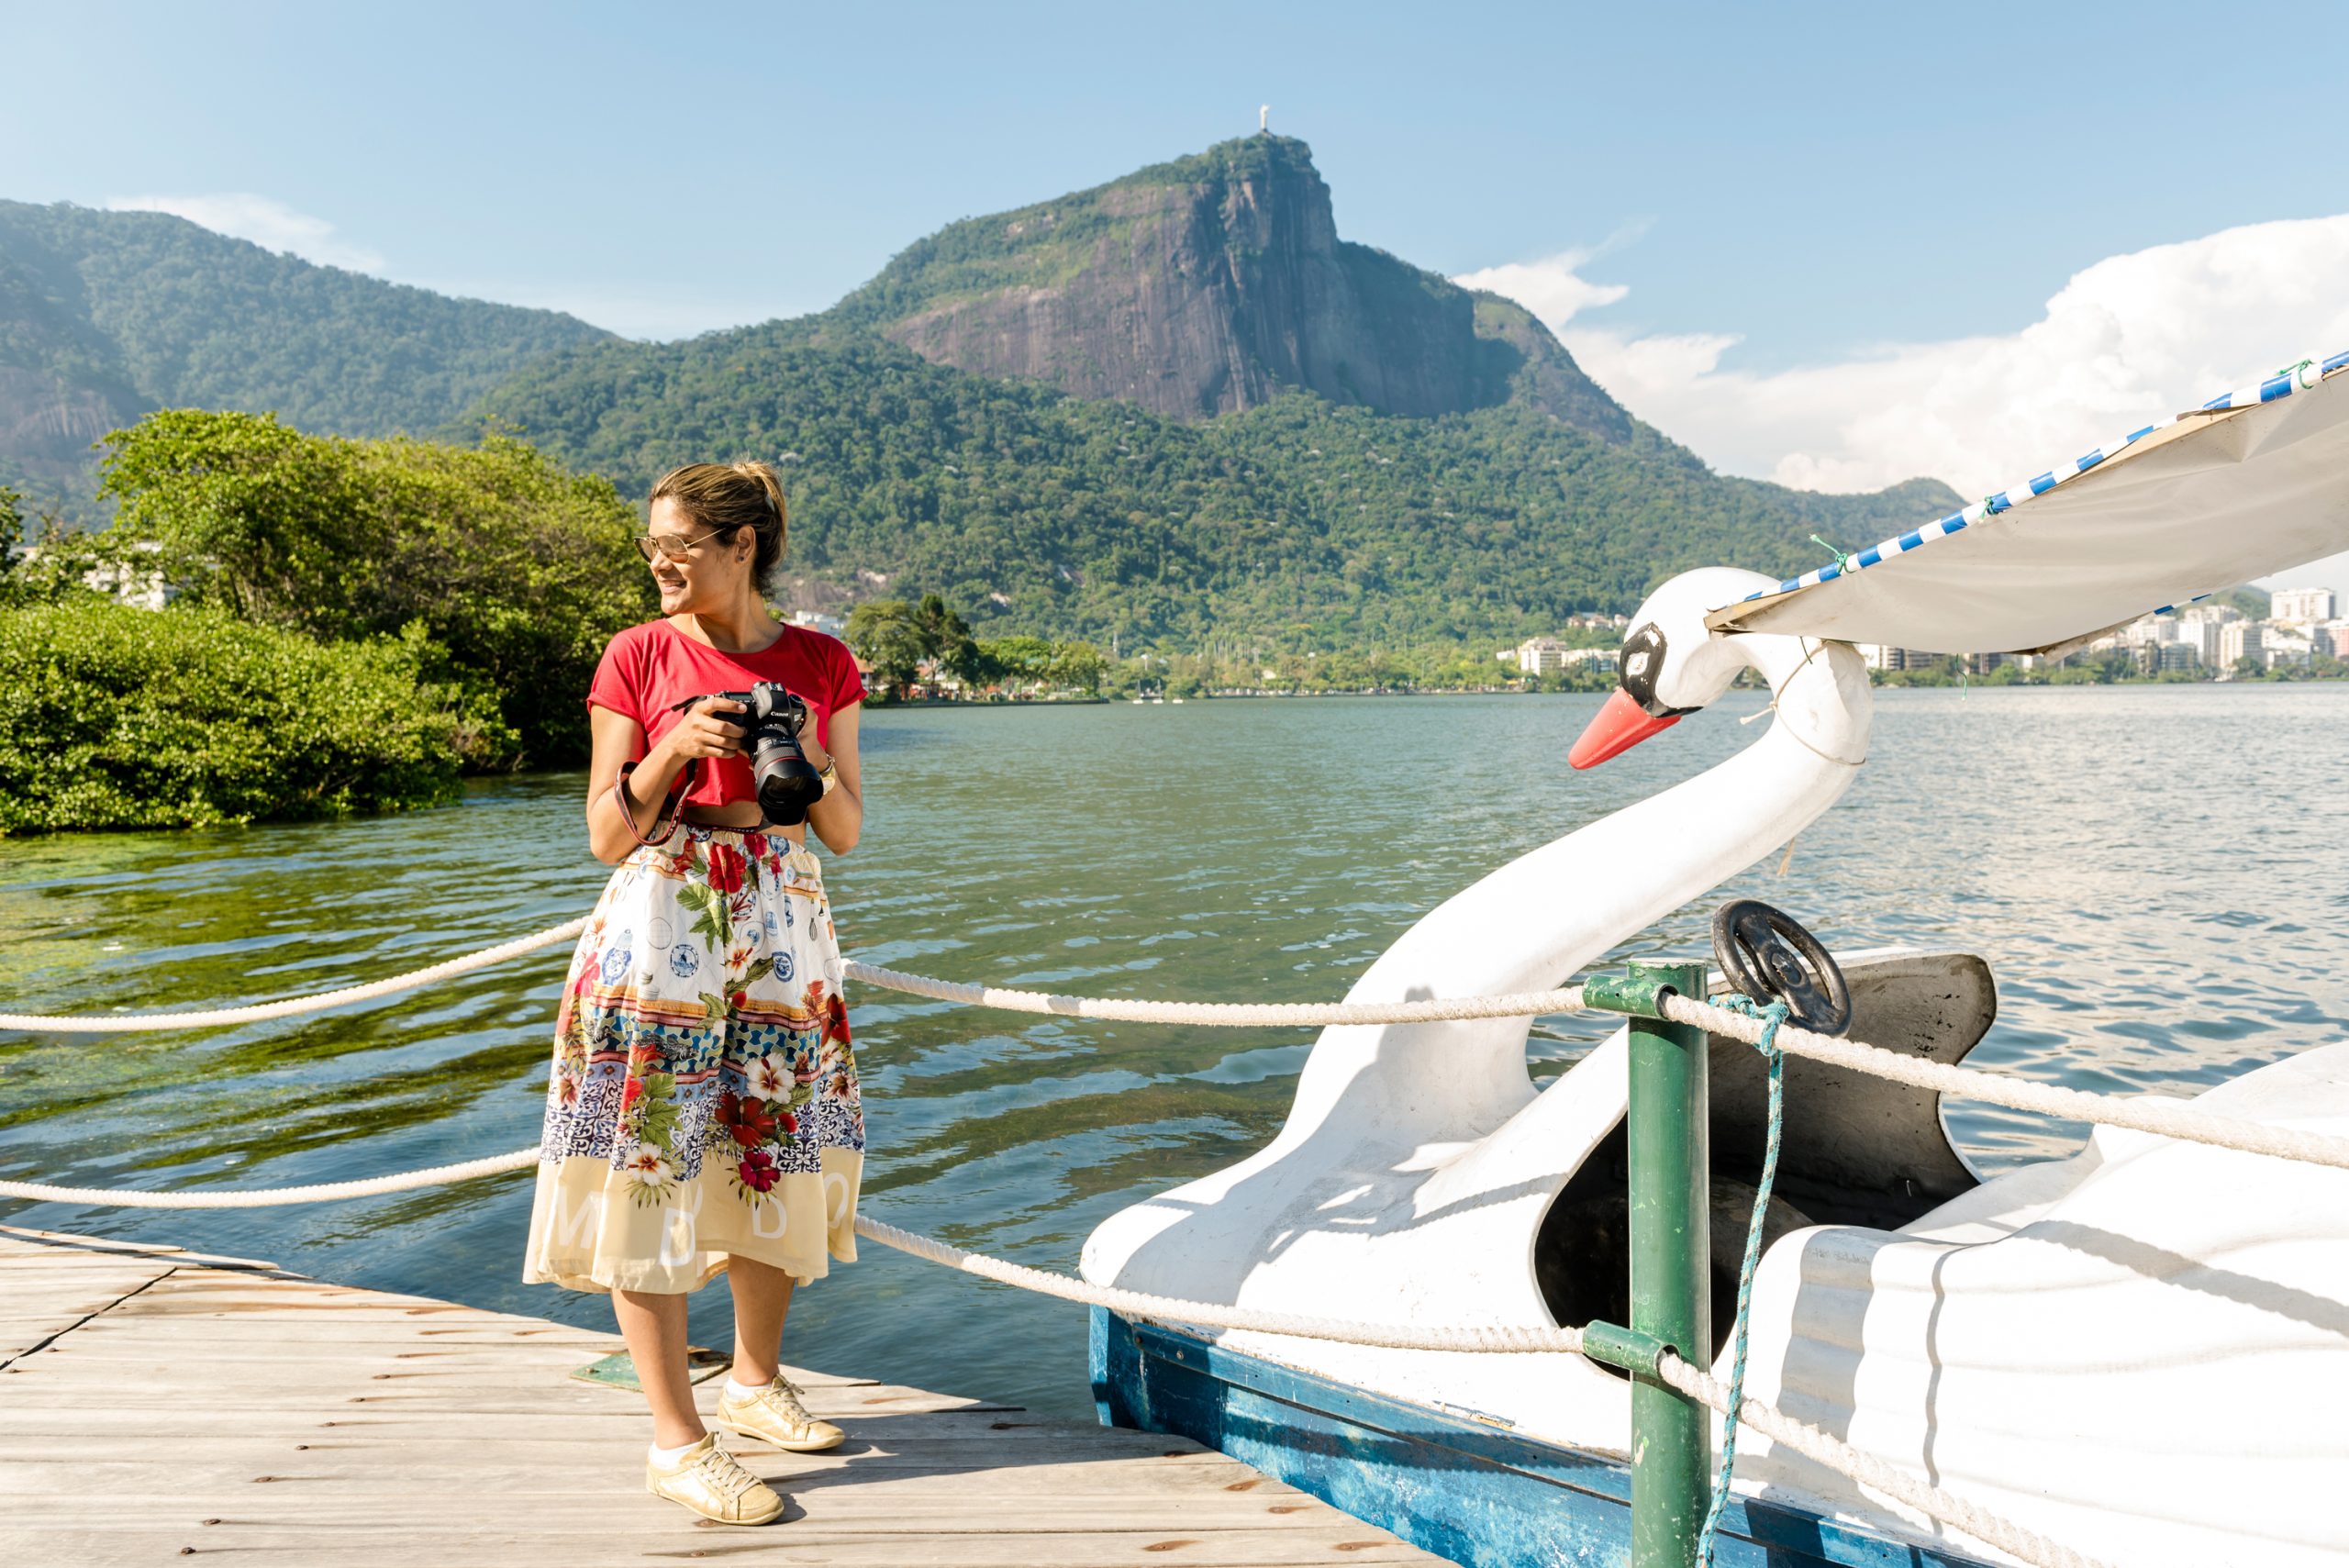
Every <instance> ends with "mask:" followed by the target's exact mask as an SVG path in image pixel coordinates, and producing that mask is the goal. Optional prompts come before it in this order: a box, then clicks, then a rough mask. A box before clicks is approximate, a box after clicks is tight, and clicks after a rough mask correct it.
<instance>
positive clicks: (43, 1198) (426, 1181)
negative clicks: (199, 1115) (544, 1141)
mask: <svg viewBox="0 0 2349 1568" xmlns="http://www.w3.org/2000/svg"><path fill="white" fill-rule="evenodd" d="M538 1162H539V1151H538V1147H537V1146H536V1145H535V1144H534V1145H532V1146H531V1147H530V1148H528V1149H517V1150H516V1151H514V1152H513V1153H511V1154H492V1155H490V1156H489V1157H488V1158H486V1159H482V1160H467V1161H465V1162H462V1163H461V1164H455V1165H434V1166H432V1167H431V1168H430V1169H429V1170H423V1171H402V1172H399V1173H396V1174H395V1175H389V1176H369V1177H367V1178H366V1179H365V1180H363V1181H357V1182H321V1183H319V1184H317V1185H315V1186H307V1187H250V1188H247V1189H244V1190H242V1191H239V1192H207V1191H205V1190H203V1189H201V1188H198V1189H195V1190H192V1191H182V1192H141V1191H138V1190H136V1189H132V1188H124V1187H54V1186H50V1184H48V1183H46V1182H0V1197H20V1198H23V1199H25V1200H26V1201H27V1202H28V1203H79V1204H88V1205H91V1206H94V1207H100V1208H270V1207H275V1206H276V1205H278V1204H281V1203H340V1201H341V1200H343V1199H344V1198H353V1197H375V1196H378V1195H382V1194H384V1193H404V1192H407V1191H409V1190H411V1189H413V1188H416V1187H438V1186H444V1185H446V1184H449V1183H451V1182H470V1181H473V1180H474V1179H475V1178H477V1177H481V1176H495V1175H501V1174H503V1173H506V1172H507V1171H519V1170H522V1169H525V1168H526V1167H528V1166H531V1165H535V1164H537V1163H538Z"/></svg>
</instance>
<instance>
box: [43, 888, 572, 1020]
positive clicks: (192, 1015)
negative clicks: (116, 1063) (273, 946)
mask: <svg viewBox="0 0 2349 1568" xmlns="http://www.w3.org/2000/svg"><path fill="white" fill-rule="evenodd" d="M585 929H587V920H586V917H584V916H582V917H580V918H578V919H576V920H565V921H564V922H563V923H562V925H560V926H550V927H548V928H547V929H545V930H543V931H540V932H539V933H538V934H537V935H535V936H529V937H518V938H516V939H515V940H512V941H510V942H500V943H499V944H498V945H497V946H495V947H490V948H484V949H482V950H481V951H479V952H469V953H467V954H465V955H464V956H463V957H462V958H452V959H450V960H449V961H448V962H445V963H436V964H433V965H431V966H430V967H429V968H425V969H411V970H409V971H408V972H407V973H406V974H395V975H393V976H391V977H390V978H389V979H385V980H374V981H370V982H368V983H367V984H364V985H346V986H344V987H343V988H342V989H341V990H340V991H320V992H317V993H316V994H314V995H307V996H287V997H284V998H283V999H282V1000H279V1001H275V1002H261V1003H256V1004H255V1005H253V1006H249V1007H215V1008H212V1009H210V1010H208V1011H189V1012H179V1013H88V1014H82V1015H78V1016H74V1015H64V1014H53V1013H0V1029H6V1030H11V1031H16V1032H21V1033H26V1034H128V1033H132V1032H135V1031H138V1030H141V1029H225V1028H227V1027H228V1026H229V1025H231V1024H255V1023H260V1022H261V1021H262V1020H263V1019H265V1018H294V1017H295V1016H297V1015H299V1014H302V1013H323V1012H327V1011H328V1010H330V1009H332V1008H335V1007H348V1006H351V1004H353V1003H355V1002H372V1001H373V1000H375V998H377V997H378V996H391V995H397V994H398V993H400V992H402V991H413V990H415V989H416V988H417V987H418V986H420V985H430V984H434V983H436V982H438V981H442V980H454V979H455V978H456V977H457V976H458V975H460V974H471V973H473V971H475V970H477V969H487V968H489V967H490V966H491V965H493V964H499V963H504V962H506V961H507V960H508V959H515V958H520V957H521V956H522V955H523V954H525V953H533V952H537V951H539V950H540V949H541V948H551V947H553V946H554V945H555V944H556V943H558V942H567V941H569V940H571V939H572V938H573V937H575V936H577V935H578V934H579V933H580V932H582V931H584V930H585Z"/></svg>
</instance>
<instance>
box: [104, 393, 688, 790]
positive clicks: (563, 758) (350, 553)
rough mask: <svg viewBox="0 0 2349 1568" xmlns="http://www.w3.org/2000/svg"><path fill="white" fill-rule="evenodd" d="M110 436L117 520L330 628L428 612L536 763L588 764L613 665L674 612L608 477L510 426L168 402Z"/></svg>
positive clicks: (369, 625)
mask: <svg viewBox="0 0 2349 1568" xmlns="http://www.w3.org/2000/svg"><path fill="white" fill-rule="evenodd" d="M106 447H107V452H106V458H105V459H104V463H105V467H106V481H105V483H104V484H102V485H101V486H100V490H99V493H100V495H104V496H109V497H112V498H113V499H115V500H117V501H118V502H120V503H121V511H120V514H119V516H118V517H117V522H116V525H115V528H114V530H113V531H115V532H117V533H119V534H124V535H127V536H130V537H132V538H137V539H153V540H155V541H157V542H158V543H159V544H161V547H162V548H161V552H160V554H159V556H158V557H156V558H155V559H156V563H157V564H159V565H161V568H162V569H163V571H164V572H165V573H166V574H167V575H168V576H169V577H170V579H171V581H172V582H173V584H176V585H178V586H179V587H180V588H181V589H182V590H183V591H184V593H185V594H186V595H187V596H188V597H189V598H190V599H192V600H194V601H195V602H198V603H205V604H212V605H217V606H222V607H224V608H227V609H229V610H232V611H234V612H235V613H236V614H238V615H239V616H241V617H246V618H248V619H250V620H255V621H260V622H262V623H265V624H267V625H271V626H278V627H284V628H290V629H294V630H298V631H304V632H307V633H308V634H310V635H311V636H312V637H316V638H320V639H328V640H342V639H352V638H365V637H384V636H393V635H396V634H398V633H400V632H401V631H403V630H404V629H405V628H407V627H409V626H410V625H412V624H417V623H421V624H422V626H423V627H424V628H425V629H426V631H427V633H428V634H429V636H430V638H431V639H432V640H433V641H434V642H436V643H438V644H439V645H440V647H441V648H442V649H444V650H446V651H447V656H448V660H449V662H450V663H451V665H452V666H453V667H454V669H455V670H456V671H458V672H461V673H463V674H464V675H466V676H468V677H471V678H473V679H474V680H476V681H478V682H481V683H484V684H487V685H489V686H490V687H492V688H494V689H495V690H496V691H498V692H499V693H501V694H503V697H502V701H503V704H504V717H505V721H506V723H507V726H508V727H510V728H512V729H513V730H514V731H515V732H516V733H518V735H519V736H520V737H521V738H522V747H523V751H525V752H526V753H527V761H528V762H529V763H530V764H531V765H534V766H538V767H551V766H559V765H562V764H565V763H576V762H584V761H585V759H586V755H587V708H586V703H585V697H586V695H587V683H588V680H589V678H590V677H591V676H592V675H593V674H594V673H595V668H596V659H597V657H598V656H599V655H601V654H602V652H603V651H604V644H605V643H606V642H607V641H608V640H609V639H610V638H611V636H612V634H613V633H614V632H616V631H618V630H619V629H620V628H622V627H625V626H629V625H632V624H633V623H635V622H637V621H640V620H643V619H645V618H646V617H649V616H651V614H652V613H653V608H654V600H653V598H652V595H651V581H650V578H649V577H648V575H647V573H645V570H644V562H642V561H641V560H640V558H639V557H638V555H637V553H636V550H635V549H634V548H633V547H632V546H631V545H630V544H629V539H631V538H632V537H633V536H634V535H635V534H637V533H638V532H640V531H641V530H640V524H639V522H638V518H637V515H636V510H635V508H634V507H633V506H629V504H628V503H627V502H625V501H623V500H622V499H620V496H619V493H618V491H616V490H614V489H613V488H612V486H611V484H610V483H609V482H608V481H607V480H603V479H598V478H595V477H592V476H587V477H583V476H578V475H573V474H570V473H564V472H563V471H562V469H560V468H557V467H556V466H555V465H554V464H553V463H551V462H548V461H547V459H545V458H544V457H542V456H540V454H539V452H538V451H537V450H534V449H532V448H531V447H530V446H529V445H528V444H526V443H524V442H522V441H518V440H515V439H511V438H508V437H504V436H498V435H492V436H490V437H488V438H487V439H485V440H484V442H483V444H482V445H481V446H480V447H478V448H472V447H451V446H442V445H439V444H436V443H434V442H430V441H416V440H408V439H404V438H400V439H390V440H345V439H340V438H336V437H331V436H312V435H305V434H304V433H302V432H301V431H299V430H295V429H293V428H290V427H288V426H285V425H282V424H280V423H279V422H278V421H277V420H276V419H275V418H273V417H271V416H269V415H265V414H237V413H217V414H216V413H205V412H201V411H198V410H195V409H186V408H167V409H163V410H161V411H160V412H158V413H153V414H150V415H148V416H147V417H145V418H143V419H141V420H140V421H139V423H138V424H136V425H134V426H132V427H131V428H128V429H125V430H117V431H115V432H114V433H113V434H112V435H110V436H108V437H107V438H106Z"/></svg>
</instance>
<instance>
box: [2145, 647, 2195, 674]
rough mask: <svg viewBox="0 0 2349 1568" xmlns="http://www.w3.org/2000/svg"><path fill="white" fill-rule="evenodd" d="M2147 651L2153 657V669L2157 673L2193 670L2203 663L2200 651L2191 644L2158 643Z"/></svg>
mask: <svg viewBox="0 0 2349 1568" xmlns="http://www.w3.org/2000/svg"><path fill="white" fill-rule="evenodd" d="M2146 651H2147V652H2148V653H2150V654H2152V655H2153V661H2152V665H2151V668H2152V669H2153V670H2154V672H2155V673H2161V672H2164V671H2170V670H2192V669H2195V668H2197V667H2198V666H2199V665H2200V664H2201V662H2202V656H2201V653H2200V651H2199V650H2198V649H2197V648H2196V647H2195V646H2194V644H2192V643H2190V642H2162V643H2156V644H2154V646H2153V647H2151V648H2149V649H2147V650H2146Z"/></svg>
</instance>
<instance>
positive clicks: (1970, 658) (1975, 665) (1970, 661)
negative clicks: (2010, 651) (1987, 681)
mask: <svg viewBox="0 0 2349 1568" xmlns="http://www.w3.org/2000/svg"><path fill="white" fill-rule="evenodd" d="M2005 662H2007V656H2006V655H2005V654H2003V653H1969V654H1967V655H1966V656H1965V673H1967V674H1969V675H1987V674H1988V673H1990V672H1991V671H1993V670H1995V669H1997V668H1998V666H1999V665H2001V664H2003V663H2005Z"/></svg>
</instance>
